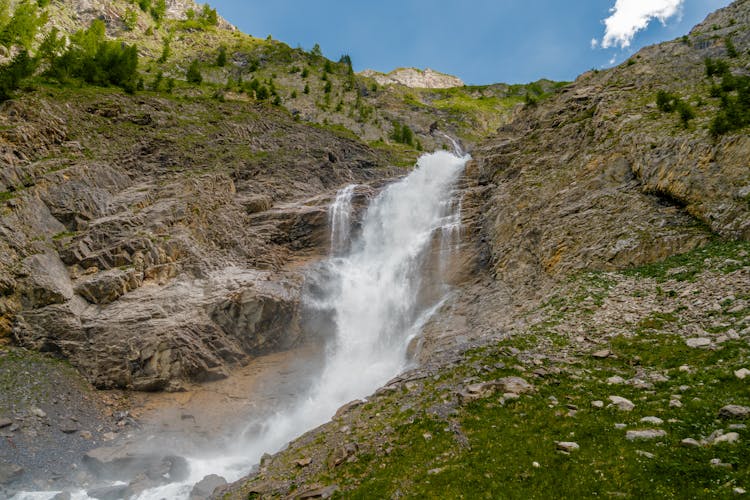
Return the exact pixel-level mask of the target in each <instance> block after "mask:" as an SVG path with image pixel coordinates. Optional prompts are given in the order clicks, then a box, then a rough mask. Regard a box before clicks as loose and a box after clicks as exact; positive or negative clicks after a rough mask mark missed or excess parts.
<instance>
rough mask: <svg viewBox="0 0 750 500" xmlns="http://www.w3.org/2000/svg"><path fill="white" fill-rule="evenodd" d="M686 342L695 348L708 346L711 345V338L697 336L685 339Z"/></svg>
mask: <svg viewBox="0 0 750 500" xmlns="http://www.w3.org/2000/svg"><path fill="white" fill-rule="evenodd" d="M685 344H687V346H688V347H693V348H699V347H708V346H710V345H711V339H709V338H707V337H695V338H692V339H687V340H686V341H685Z"/></svg>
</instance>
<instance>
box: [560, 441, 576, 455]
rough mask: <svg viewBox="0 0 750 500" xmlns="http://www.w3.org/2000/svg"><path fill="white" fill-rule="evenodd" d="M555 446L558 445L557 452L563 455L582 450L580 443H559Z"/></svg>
mask: <svg viewBox="0 0 750 500" xmlns="http://www.w3.org/2000/svg"><path fill="white" fill-rule="evenodd" d="M555 444H556V445H557V450H558V451H561V452H563V453H571V452H573V451H576V450H579V449H580V448H581V447H580V446H579V445H578V443H574V442H572V441H558V442H557V443H555Z"/></svg>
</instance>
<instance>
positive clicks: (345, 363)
mask: <svg viewBox="0 0 750 500" xmlns="http://www.w3.org/2000/svg"><path fill="white" fill-rule="evenodd" d="M468 159H469V157H468V156H459V154H458V153H456V154H454V153H450V152H447V151H438V152H435V153H431V154H426V155H423V156H422V157H421V158H420V159H419V161H418V163H417V166H416V168H415V169H414V170H413V171H412V172H411V173H410V174H409V175H408V176H406V177H404V178H403V179H401V180H399V181H398V182H395V183H393V184H391V185H389V186H388V187H386V188H385V189H384V190H383V191H382V192H381V193H380V194H379V195H378V196H376V197H375V198H374V199H373V200H372V202H371V203H370V206H369V207H368V209H367V210H366V212H365V214H364V216H363V219H362V222H361V232H360V233H359V234H358V236H357V238H356V239H355V240H354V241H349V240H350V238H349V235H350V234H351V233H350V226H351V223H352V219H353V217H352V203H351V200H352V195H353V192H354V188H355V186H347V187H346V188H344V189H342V190H341V191H340V192H339V193H338V195H337V196H336V199H335V200H334V202H333V204H332V205H331V208H330V212H329V216H330V224H331V255H330V257H329V258H328V259H326V260H325V261H324V262H323V263H322V264H321V266H322V269H323V271H324V272H321V273H319V276H324V278H321V279H322V282H321V283H317V284H316V285H317V286H316V290H318V296H316V297H314V298H308V300H307V303H308V307H314V308H318V309H320V310H322V311H325V313H326V314H328V315H329V316H330V321H329V328H330V330H331V331H330V332H329V334H330V338H329V341H328V344H327V346H326V351H325V364H324V367H323V368H322V371H321V373H320V376H319V378H318V380H317V381H316V382H315V383H314V384H313V385H312V387H311V388H310V389H309V390H308V391H307V393H305V394H304V395H302V396H301V397H299V399H298V400H297V401H296V403H294V404H293V405H292V406H291V407H290V408H287V409H285V410H282V411H279V412H278V413H277V414H275V415H273V416H271V417H270V418H266V419H265V420H264V421H262V422H252V423H249V424H248V427H247V429H246V430H245V432H243V433H241V436H240V437H236V438H235V439H233V445H232V446H227V447H224V448H223V449H222V450H221V451H220V452H217V453H214V454H210V455H205V456H202V457H194V458H190V459H189V460H188V461H189V464H190V477H189V478H188V479H187V480H186V481H184V482H181V483H172V484H168V485H165V486H161V487H158V488H153V489H150V490H147V491H144V492H143V493H141V495H140V496H139V498H140V499H141V500H151V499H154V500H156V499H161V498H187V497H188V495H189V493H190V491H191V488H192V485H193V484H195V483H196V482H198V481H200V480H201V479H202V478H203V477H204V476H205V475H207V474H219V475H221V476H224V477H225V478H226V479H228V480H230V481H234V480H238V479H239V478H241V477H242V476H243V475H245V474H247V473H248V471H249V470H250V468H251V467H252V466H253V465H254V464H257V463H258V462H259V461H260V458H261V456H262V455H263V454H264V453H274V452H276V451H279V450H280V449H282V448H283V447H284V446H285V445H286V444H287V443H288V442H289V441H290V440H292V439H294V438H295V437H296V436H299V435H300V434H302V433H304V432H305V431H307V430H309V429H312V428H314V427H316V426H318V425H320V424H322V423H324V422H326V421H327V420H328V419H330V418H331V417H332V416H333V414H334V413H335V412H336V410H337V409H338V408H339V407H340V406H342V405H343V404H345V403H347V402H349V401H352V400H354V399H357V398H364V397H367V396H368V395H369V394H371V393H373V392H374V391H375V390H376V389H378V388H379V387H381V386H382V385H383V384H384V383H386V382H387V381H388V380H390V379H391V378H393V377H394V376H396V375H398V374H399V373H400V372H402V371H403V370H404V369H405V368H407V366H408V363H409V359H408V356H407V349H408V346H409V343H410V341H411V340H413V339H414V337H415V336H417V335H418V334H419V333H420V330H421V329H422V327H423V325H424V324H425V322H426V321H427V320H428V319H429V318H430V316H431V315H432V314H433V313H434V311H435V310H437V308H438V307H439V306H440V304H441V303H442V301H443V300H444V298H445V295H446V289H445V286H444V285H445V284H444V283H443V282H442V280H441V279H440V276H425V274H430V273H435V271H436V270H437V274H439V270H441V269H444V268H445V265H446V263H445V260H446V259H449V258H450V255H451V251H450V248H449V247H453V246H455V243H456V241H457V240H456V238H457V237H458V235H459V229H460V207H461V204H460V199H458V198H457V196H456V193H455V184H456V181H457V179H458V177H459V175H460V174H461V172H462V170H463V167H464V165H465V164H466V162H467V161H468ZM435 258H437V259H439V261H438V262H437V263H435V262H434V259H435ZM436 264H437V265H436ZM311 279H312V278H311ZM426 289H429V290H426ZM22 498H32V497H31V496H29V497H22ZM33 498H38V497H33ZM74 498H87V497H86V496H85V493H83V492H81V493H78V494H74Z"/></svg>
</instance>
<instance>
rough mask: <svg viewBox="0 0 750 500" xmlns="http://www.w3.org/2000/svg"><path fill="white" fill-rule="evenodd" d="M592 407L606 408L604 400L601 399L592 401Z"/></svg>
mask: <svg viewBox="0 0 750 500" xmlns="http://www.w3.org/2000/svg"><path fill="white" fill-rule="evenodd" d="M591 407H592V408H604V401H599V400H596V401H592V402H591Z"/></svg>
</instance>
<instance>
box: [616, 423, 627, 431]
mask: <svg viewBox="0 0 750 500" xmlns="http://www.w3.org/2000/svg"><path fill="white" fill-rule="evenodd" d="M627 428H628V426H627V425H625V424H615V429H617V430H623V429H627Z"/></svg>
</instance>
